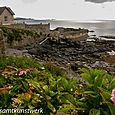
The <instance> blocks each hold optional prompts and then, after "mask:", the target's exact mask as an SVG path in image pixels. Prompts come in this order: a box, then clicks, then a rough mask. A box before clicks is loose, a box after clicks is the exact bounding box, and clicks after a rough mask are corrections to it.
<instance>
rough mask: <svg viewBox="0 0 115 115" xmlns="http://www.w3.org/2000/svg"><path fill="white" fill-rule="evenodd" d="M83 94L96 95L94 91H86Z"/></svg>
mask: <svg viewBox="0 0 115 115" xmlns="http://www.w3.org/2000/svg"><path fill="white" fill-rule="evenodd" d="M83 94H96V92H94V91H84V92H83Z"/></svg>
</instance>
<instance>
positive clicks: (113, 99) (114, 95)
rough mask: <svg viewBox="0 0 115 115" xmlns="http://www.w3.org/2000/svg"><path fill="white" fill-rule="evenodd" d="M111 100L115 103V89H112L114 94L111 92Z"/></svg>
mask: <svg viewBox="0 0 115 115" xmlns="http://www.w3.org/2000/svg"><path fill="white" fill-rule="evenodd" d="M111 96H112V97H111V100H112V102H113V104H114V105H115V89H113V90H112V94H111Z"/></svg>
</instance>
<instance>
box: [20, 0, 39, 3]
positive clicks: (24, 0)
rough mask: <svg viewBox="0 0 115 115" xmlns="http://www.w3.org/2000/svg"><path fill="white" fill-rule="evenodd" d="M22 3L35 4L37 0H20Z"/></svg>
mask: <svg viewBox="0 0 115 115" xmlns="http://www.w3.org/2000/svg"><path fill="white" fill-rule="evenodd" d="M22 1H23V2H25V3H34V2H36V1H38V0H22Z"/></svg>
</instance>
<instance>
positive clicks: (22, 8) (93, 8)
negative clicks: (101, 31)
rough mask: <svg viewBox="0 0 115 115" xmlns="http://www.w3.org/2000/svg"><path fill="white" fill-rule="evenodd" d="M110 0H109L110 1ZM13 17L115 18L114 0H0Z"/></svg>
mask: <svg viewBox="0 0 115 115" xmlns="http://www.w3.org/2000/svg"><path fill="white" fill-rule="evenodd" d="M110 1H111V2H110ZM0 6H9V7H11V8H12V10H13V11H14V12H15V17H28V18H35V19H66V20H100V19H101V20H104V19H115V0H0Z"/></svg>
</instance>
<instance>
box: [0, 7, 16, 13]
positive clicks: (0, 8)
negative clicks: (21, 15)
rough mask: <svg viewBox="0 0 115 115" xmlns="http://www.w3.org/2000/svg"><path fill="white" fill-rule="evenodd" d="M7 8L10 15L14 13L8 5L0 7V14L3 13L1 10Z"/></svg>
mask: <svg viewBox="0 0 115 115" xmlns="http://www.w3.org/2000/svg"><path fill="white" fill-rule="evenodd" d="M5 9H7V10H8V11H9V12H10V13H11V14H12V15H15V14H14V12H13V11H12V10H11V9H10V8H9V7H6V6H4V7H0V15H1V14H2V13H3V11H4V10H5Z"/></svg>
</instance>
